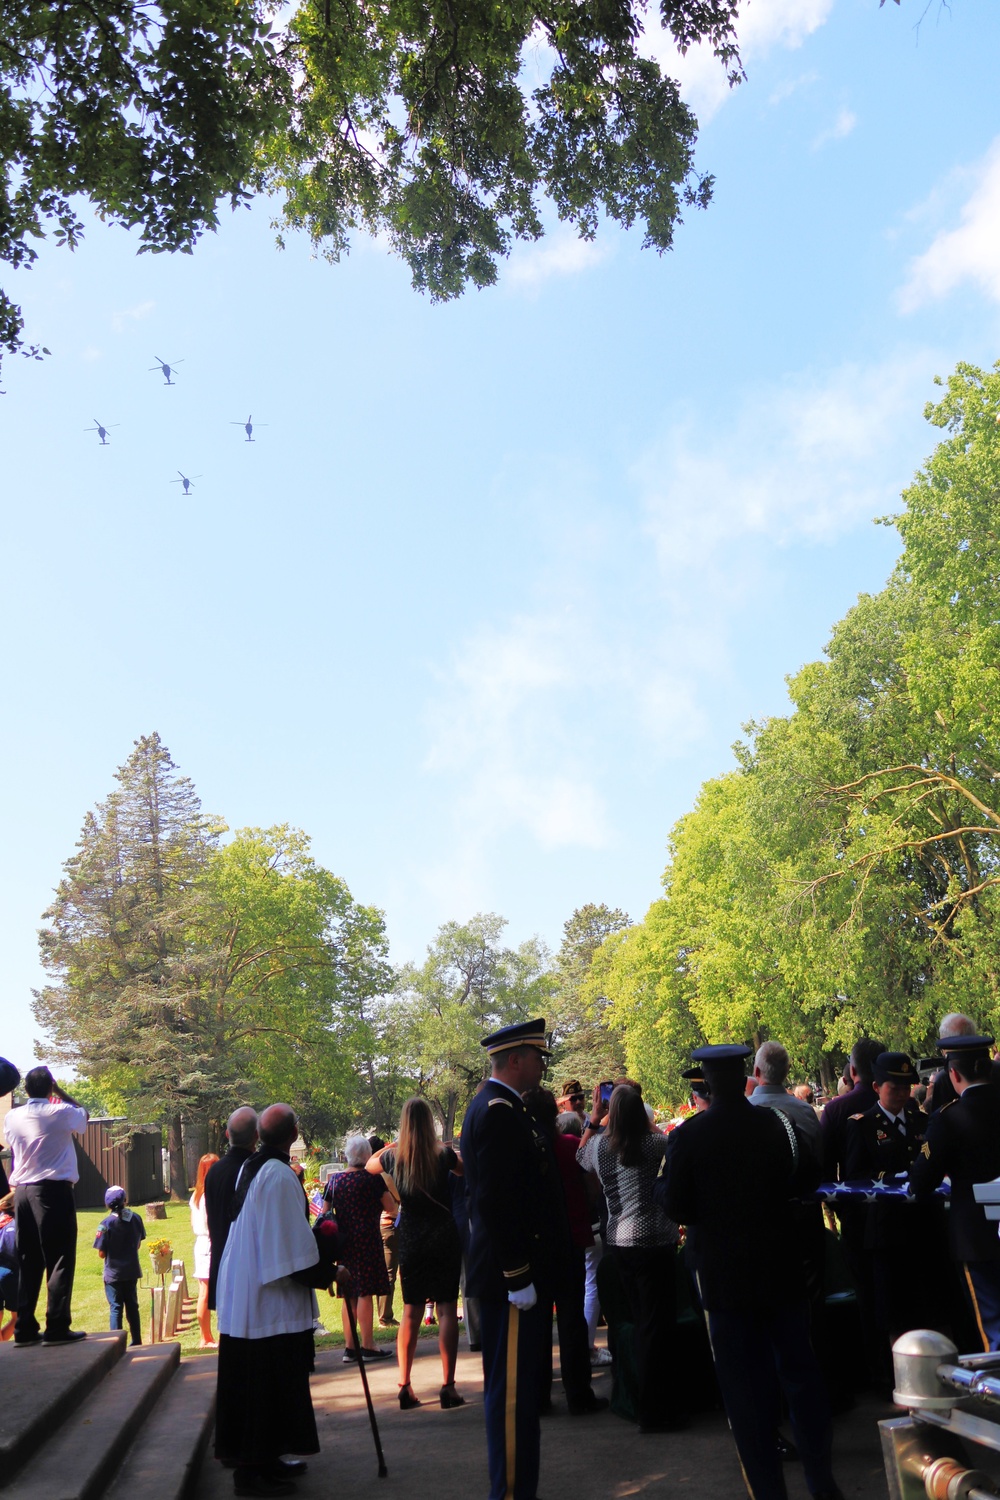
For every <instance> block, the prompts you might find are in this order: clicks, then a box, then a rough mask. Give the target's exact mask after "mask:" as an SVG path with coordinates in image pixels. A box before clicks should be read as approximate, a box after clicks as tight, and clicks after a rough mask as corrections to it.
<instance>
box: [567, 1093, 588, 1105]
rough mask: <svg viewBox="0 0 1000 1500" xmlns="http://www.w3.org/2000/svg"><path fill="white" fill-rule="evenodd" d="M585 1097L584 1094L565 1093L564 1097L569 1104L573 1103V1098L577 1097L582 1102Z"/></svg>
mask: <svg viewBox="0 0 1000 1500" xmlns="http://www.w3.org/2000/svg"><path fill="white" fill-rule="evenodd" d="M585 1097H586V1095H584V1094H567V1095H566V1098H567V1099H568V1100H569V1102H570V1103H571V1104H572V1103H573V1101H574V1099H579V1101H580V1103H581V1104H582V1103H583V1101H584V1099H585Z"/></svg>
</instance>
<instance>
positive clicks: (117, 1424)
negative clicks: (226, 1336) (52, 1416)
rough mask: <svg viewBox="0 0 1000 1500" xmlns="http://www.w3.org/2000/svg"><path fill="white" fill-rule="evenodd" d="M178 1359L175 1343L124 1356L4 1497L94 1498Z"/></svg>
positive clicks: (35, 1499) (8, 1499) (143, 1347)
mask: <svg viewBox="0 0 1000 1500" xmlns="http://www.w3.org/2000/svg"><path fill="white" fill-rule="evenodd" d="M179 1360H180V1345H179V1344H147V1345H141V1346H140V1347H139V1348H138V1349H136V1350H135V1351H133V1352H131V1353H129V1354H128V1355H126V1357H125V1358H124V1359H123V1360H121V1361H120V1363H119V1364H117V1365H116V1366H115V1368H114V1369H113V1370H112V1371H111V1373H110V1375H108V1376H107V1377H106V1379H104V1380H102V1381H101V1383H100V1385H99V1386H98V1387H97V1388H96V1390H94V1391H92V1392H91V1394H90V1395H89V1396H88V1397H87V1399H86V1401H84V1402H83V1403H82V1405H80V1406H79V1407H77V1409H76V1411H75V1412H74V1413H73V1415H72V1416H71V1417H70V1419H69V1420H68V1421H67V1422H65V1423H64V1424H63V1426H62V1427H61V1428H60V1429H59V1431H58V1432H57V1433H56V1434H55V1435H54V1436H53V1437H52V1439H51V1441H50V1442H48V1443H46V1445H45V1446H44V1447H43V1448H42V1449H41V1450H40V1451H39V1452H38V1454H37V1455H36V1457H35V1459H34V1461H33V1462H32V1463H31V1464H30V1465H29V1467H28V1469H27V1470H26V1471H22V1473H21V1474H20V1475H19V1476H18V1477H17V1478H16V1479H15V1480H14V1483H13V1484H12V1485H10V1486H9V1487H8V1488H7V1489H6V1490H5V1491H4V1500H98V1497H99V1496H100V1495H102V1494H103V1493H104V1490H105V1488H106V1486H107V1484H108V1482H109V1480H110V1479H111V1477H112V1476H113V1474H114V1472H115V1470H116V1469H117V1468H118V1466H119V1464H120V1463H121V1461H122V1458H123V1457H124V1455H125V1454H126V1453H127V1452H128V1450H129V1448H130V1447H131V1445H132V1443H133V1442H134V1440H135V1436H136V1434H137V1433H138V1432H139V1430H140V1429H141V1427H142V1425H143V1423H144V1422H145V1421H146V1418H147V1417H148V1415H149V1413H150V1411H151V1410H152V1409H153V1407H154V1405H155V1403H156V1401H157V1398H158V1397H159V1396H160V1394H161V1392H162V1391H163V1389H164V1387H165V1386H166V1385H167V1383H168V1382H169V1381H170V1379H171V1377H172V1375H173V1373H174V1371H175V1370H176V1368H177V1365H178V1363H179Z"/></svg>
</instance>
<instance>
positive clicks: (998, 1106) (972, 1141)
mask: <svg viewBox="0 0 1000 1500" xmlns="http://www.w3.org/2000/svg"><path fill="white" fill-rule="evenodd" d="M945 1177H950V1178H951V1207H950V1209H949V1211H948V1238H949V1241H950V1244H951V1253H952V1255H953V1256H954V1257H955V1259H956V1260H959V1261H967V1260H990V1261H1000V1238H998V1235H997V1225H996V1223H994V1222H993V1221H991V1220H989V1219H987V1217H986V1214H985V1212H984V1211H983V1208H982V1205H981V1204H979V1203H977V1202H976V1200H975V1197H974V1195H973V1192H972V1185H973V1183H975V1182H989V1181H990V1180H991V1179H992V1178H994V1177H1000V1089H998V1088H996V1087H994V1085H993V1084H989V1083H981V1084H975V1085H973V1087H972V1088H968V1089H966V1090H965V1092H964V1093H963V1094H962V1097H961V1098H960V1099H957V1100H956V1101H955V1103H954V1104H946V1105H945V1107H944V1108H943V1109H939V1110H938V1112H937V1114H934V1115H932V1116H931V1118H930V1119H929V1120H928V1122H927V1140H926V1141H925V1142H924V1145H923V1147H922V1148H921V1153H920V1155H919V1156H918V1157H917V1159H916V1160H915V1161H914V1163H913V1166H912V1167H911V1168H910V1183H911V1185H912V1187H913V1190H914V1192H915V1193H916V1194H917V1195H918V1196H922V1195H926V1194H930V1193H932V1192H933V1191H934V1189H935V1188H936V1187H937V1186H938V1185H939V1184H940V1183H941V1182H942V1180H943V1179H944V1178H945Z"/></svg>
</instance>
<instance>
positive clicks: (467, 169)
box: [0, 0, 740, 358]
mask: <svg viewBox="0 0 1000 1500" xmlns="http://www.w3.org/2000/svg"><path fill="white" fill-rule="evenodd" d="M272 13H273V12H272V11H271V10H270V9H269V7H268V6H267V5H266V4H264V3H262V0H235V3H234V0H159V3H157V4H152V3H150V4H143V3H141V0H76V3H73V4H70V3H67V0H59V3H57V4H51V5H50V4H47V3H43V0H0V174H2V175H0V263H6V264H7V265H9V266H13V267H26V266H30V265H31V264H32V262H33V261H34V260H35V259H36V258H37V254H38V250H37V245H36V242H37V241H38V240H41V239H42V238H44V237H45V236H46V235H47V234H50V233H51V234H52V235H53V237H54V239H55V241H56V243H57V244H63V245H67V246H69V247H70V248H73V247H74V246H75V245H76V244H77V243H78V242H79V240H80V236H81V234H82V229H83V225H82V220H81V217H80V210H79V201H80V200H81V199H86V200H89V202H90V203H91V204H92V205H93V206H94V207H95V208H96V210H97V212H98V213H99V214H100V215H101V216H102V217H104V218H107V219H109V220H111V221H112V222H114V223H118V224H121V225H124V226H126V227H133V226H134V227H137V228H138V229H139V230H140V249H141V250H156V251H162V250H182V251H190V250H191V249H192V247H193V246H194V244H195V242H196V241H197V239H198V237H199V236H200V235H201V233H202V232H203V231H204V230H206V229H214V228H215V227H216V225H217V223H218V205H219V204H220V203H221V202H222V201H224V200H228V202H229V203H230V205H231V206H232V207H233V208H235V207H237V206H238V205H240V204H242V203H246V202H247V201H248V200H249V198H250V197H251V196H252V195H253V194H254V193H255V192H256V191H258V190H259V189H260V188H261V187H262V186H265V185H266V186H267V187H268V188H269V189H270V190H271V191H272V192H274V193H276V194H278V195H279V196H280V197H281V199H282V208H281V210H280V219H279V226H280V225H284V226H290V227H303V228H305V229H306V230H307V232H308V233H309V235H310V236H311V238H312V239H313V241H314V243H316V244H317V245H318V246H321V247H322V249H323V251H324V253H325V254H327V255H328V256H329V257H330V258H332V259H337V258H338V257H339V256H340V255H341V254H343V253H344V252H345V251H346V249H347V248H348V244H349V240H350V236H351V233H352V231H354V230H355V229H363V230H366V231H368V232H370V233H373V234H374V233H383V234H386V235H387V236H388V238H389V240H390V241H391V243H392V245H393V248H394V249H395V250H396V251H397V252H398V253H399V254H400V255H402V256H403V257H404V258H405V259H406V261H407V262H408V264H409V266H410V270H411V272H412V276H413V284H414V286H415V287H417V288H419V289H421V290H424V291H428V292H429V293H430V294H431V296H432V297H434V298H448V297H454V296H457V295H458V294H459V293H460V292H461V291H462V290H463V288H464V287H465V285H466V284H467V283H468V282H470V281H471V282H472V283H473V284H474V285H476V286H485V285H488V284H489V283H490V282H493V281H495V280H496V276H497V261H498V258H500V257H502V256H504V255H506V254H507V253H508V251H509V249H510V247H511V244H512V242H513V241H514V240H515V239H529V240H530V239H536V238H538V237H539V236H540V235H541V233H542V222H541V217H540V206H541V201H542V198H543V197H546V196H547V197H548V198H549V199H550V200H551V202H552V203H553V204H554V206H555V209H556V212H557V213H558V215H559V217H560V218H561V219H564V220H566V221H567V222H569V223H571V224H573V225H574V226H575V228H576V229H577V230H578V231H579V233H580V234H581V235H583V236H585V237H591V236H592V235H593V234H594V232H595V229H596V227H597V224H598V221H599V219H600V217H601V216H602V215H607V216H608V217H610V218H612V219H614V220H616V221H618V222H619V223H621V224H625V225H631V224H633V223H636V222H639V223H641V224H642V225H643V227H644V242H645V243H646V244H647V245H650V246H652V247H653V248H655V249H656V250H659V251H662V250H666V249H668V248H669V247H670V245H671V243H672V239H673V233H674V226H675V224H676V223H677V222H678V221H679V219H680V216H681V209H682V207H683V206H685V205H691V206H697V207H703V206H704V205H705V204H706V203H707V202H708V199H709V197H710V196H711V178H709V177H701V176H699V175H698V174H697V173H696V172H695V170H694V160H693V153H694V145H695V138H696V134H697V122H696V120H695V118H694V116H693V114H692V113H691V111H690V110H689V109H688V108H687V106H686V105H685V104H684V103H683V102H682V100H681V99H680V96H679V93H678V87H677V85H676V84H675V83H674V82H673V81H671V80H670V79H668V78H665V77H664V76H663V75H662V74H661V72H660V69H659V66H658V65H657V64H656V63H654V62H651V61H649V60H647V59H644V58H642V57H640V56H639V54H638V50H637V48H638V43H639V41H640V37H641V21H642V16H643V7H642V6H641V5H640V4H639V3H638V0H585V3H576V0H547V3H545V4H536V3H525V0H504V3H502V4H494V3H492V0H490V3H486V0H304V3H303V4H302V5H301V7H300V8H299V9H298V10H297V11H296V12H295V14H294V15H293V16H292V19H291V21H290V23H289V26H288V30H287V32H285V33H282V34H280V35H279V34H276V33H272V30H271V26H270V21H269V17H270V16H271V15H272ZM735 15H736V6H735V3H734V0H681V3H675V0H664V3H663V5H662V16H663V20H664V23H665V25H666V26H667V27H668V29H669V30H670V31H671V32H672V34H673V36H674V38H675V40H676V41H677V43H678V44H679V45H680V46H681V48H682V50H683V49H684V48H685V47H687V46H688V45H690V44H692V43H694V42H696V41H699V40H707V41H708V42H709V43H710V45H711V46H712V47H713V48H714V50H715V52H716V54H717V55H718V57H719V58H720V60H721V62H722V63H723V65H724V66H726V67H727V69H728V70H729V74H730V77H731V79H732V80H733V81H735V80H736V79H737V78H738V77H739V76H740V68H739V59H738V56H737V53H736V48H735V41H734V32H733V24H734V21H735ZM542 49H544V51H542ZM533 50H534V53H535V54H540V53H541V55H543V56H544V58H545V59H546V67H545V72H546V73H547V75H548V76H547V77H546V78H545V79H544V81H543V82H541V83H539V85H538V86H537V87H535V88H534V89H533V90H532V89H530V86H529V85H527V84H526V83H525V60H526V57H527V58H529V59H530V58H531V56H532V52H533ZM550 60H551V65H550ZM22 331H23V321H22V319H21V315H20V312H19V309H18V308H17V307H16V306H15V304H14V303H13V302H12V301H11V299H10V298H9V296H7V295H6V294H5V293H3V292H2V291H0V355H2V352H3V350H4V349H6V350H7V351H10V352H13V351H18V350H19V351H21V352H23V353H25V354H27V355H29V356H30V357H36V358H37V357H40V352H39V348H38V346H37V345H32V346H26V345H25V344H24V341H23V338H22ZM42 352H47V351H42Z"/></svg>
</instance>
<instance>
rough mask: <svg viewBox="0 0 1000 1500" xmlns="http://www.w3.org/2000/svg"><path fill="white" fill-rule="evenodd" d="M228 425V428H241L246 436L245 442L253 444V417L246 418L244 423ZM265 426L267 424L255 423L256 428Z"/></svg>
mask: <svg viewBox="0 0 1000 1500" xmlns="http://www.w3.org/2000/svg"><path fill="white" fill-rule="evenodd" d="M229 425H230V427H242V428H243V431H244V432H245V433H246V435H247V442H248V443H252V442H253V417H247V419H246V421H245V422H230V424H229ZM267 425H268V424H267V423H266V422H258V423H257V426H258V427H266V426H267Z"/></svg>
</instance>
